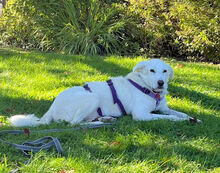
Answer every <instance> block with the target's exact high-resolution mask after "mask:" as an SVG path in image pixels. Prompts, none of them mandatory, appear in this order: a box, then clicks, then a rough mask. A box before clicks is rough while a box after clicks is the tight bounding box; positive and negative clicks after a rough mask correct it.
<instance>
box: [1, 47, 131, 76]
mask: <svg viewBox="0 0 220 173" xmlns="http://www.w3.org/2000/svg"><path fill="white" fill-rule="evenodd" d="M0 53H1V55H2V57H3V60H7V59H10V58H14V57H15V56H19V57H21V58H22V59H23V60H24V61H30V62H33V63H40V62H41V61H44V62H46V63H48V64H50V65H51V67H49V68H48V72H50V73H53V74H55V75H57V74H60V73H64V72H65V71H64V70H63V69H55V68H53V65H54V67H56V62H57V61H59V62H60V63H61V64H67V65H69V64H73V65H74V64H75V63H77V62H80V63H83V64H86V65H88V66H91V67H93V68H95V69H96V70H97V71H99V72H100V73H102V74H108V75H109V76H111V77H115V76H118V75H126V74H128V73H129V72H130V71H131V70H130V69H128V68H125V67H122V66H119V65H117V64H116V63H112V62H107V61H105V58H104V57H100V56H96V57H94V56H86V57H85V56H82V55H62V54H56V53H40V52H31V53H29V52H24V53H20V52H19V51H10V50H1V52H0Z"/></svg>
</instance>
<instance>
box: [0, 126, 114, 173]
mask: <svg viewBox="0 0 220 173" xmlns="http://www.w3.org/2000/svg"><path fill="white" fill-rule="evenodd" d="M113 124H115V123H104V124H96V125H84V126H79V127H74V128H69V129H46V130H29V129H27V128H25V129H24V130H1V131H0V135H3V134H13V135H18V134H27V135H28V137H30V134H32V133H54V132H63V131H72V130H81V129H95V128H100V127H106V126H111V125H113ZM0 142H1V143H3V144H7V145H10V146H12V147H14V148H16V149H18V150H21V151H22V152H23V153H24V154H25V155H27V156H29V157H30V156H31V152H35V153H36V152H39V151H41V150H45V149H49V148H51V147H53V146H55V147H56V151H57V153H58V154H60V155H61V156H62V155H63V149H62V147H61V144H60V141H59V140H58V139H57V138H55V137H52V136H45V137H42V138H40V139H37V140H34V141H30V140H29V141H26V142H24V143H22V144H16V143H12V142H8V141H5V140H2V139H1V138H0ZM29 161H30V159H28V160H27V161H26V162H25V164H28V163H29ZM18 170H19V169H14V170H12V171H10V173H14V172H17V171H18Z"/></svg>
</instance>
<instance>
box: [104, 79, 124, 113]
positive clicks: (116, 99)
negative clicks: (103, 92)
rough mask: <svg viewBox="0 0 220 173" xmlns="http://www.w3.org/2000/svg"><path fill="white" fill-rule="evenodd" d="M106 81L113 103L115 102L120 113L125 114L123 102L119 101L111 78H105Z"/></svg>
mask: <svg viewBox="0 0 220 173" xmlns="http://www.w3.org/2000/svg"><path fill="white" fill-rule="evenodd" d="M106 82H107V84H108V86H109V87H110V90H111V93H112V97H113V102H114V104H115V103H117V104H118V107H119V109H120V110H121V113H122V114H123V115H126V114H127V113H126V111H125V108H124V106H123V104H122V103H121V101H120V100H119V98H118V96H117V92H116V90H115V87H114V85H113V82H112V80H111V79H110V80H107V81H106Z"/></svg>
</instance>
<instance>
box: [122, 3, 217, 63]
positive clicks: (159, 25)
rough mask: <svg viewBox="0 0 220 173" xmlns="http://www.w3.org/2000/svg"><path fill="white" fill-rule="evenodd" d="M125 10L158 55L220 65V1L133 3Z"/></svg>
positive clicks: (145, 42) (153, 51)
mask: <svg viewBox="0 0 220 173" xmlns="http://www.w3.org/2000/svg"><path fill="white" fill-rule="evenodd" d="M129 2H130V4H129V5H128V6H127V7H126V8H125V10H127V13H128V14H130V15H132V16H134V17H135V18H136V21H138V26H139V27H140V28H142V32H143V33H144V35H145V38H146V39H145V40H144V42H141V44H142V47H143V48H144V49H145V50H146V51H148V52H150V53H151V54H156V55H167V56H174V57H176V58H178V57H180V58H183V57H185V58H187V57H188V58H190V57H191V58H195V59H197V60H208V61H214V62H220V37H219V36H220V1H218V0H208V1H202V0H198V1H194V0H179V1H176V0H129Z"/></svg>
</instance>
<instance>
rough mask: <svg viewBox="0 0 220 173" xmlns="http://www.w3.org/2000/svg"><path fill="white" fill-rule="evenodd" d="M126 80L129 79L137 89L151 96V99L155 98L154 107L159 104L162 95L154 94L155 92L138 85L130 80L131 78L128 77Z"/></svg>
mask: <svg viewBox="0 0 220 173" xmlns="http://www.w3.org/2000/svg"><path fill="white" fill-rule="evenodd" d="M128 81H129V82H130V83H131V84H132V85H133V86H135V87H136V88H137V89H139V90H140V91H142V92H143V93H144V94H147V95H149V96H150V97H152V98H153V99H155V100H156V107H157V106H158V105H159V104H160V102H161V100H163V97H162V98H161V97H160V94H159V93H157V94H155V93H153V92H152V91H150V90H149V89H147V88H145V87H142V86H140V85H139V84H138V83H136V82H134V81H133V80H131V79H128Z"/></svg>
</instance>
